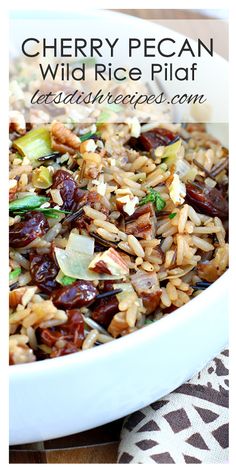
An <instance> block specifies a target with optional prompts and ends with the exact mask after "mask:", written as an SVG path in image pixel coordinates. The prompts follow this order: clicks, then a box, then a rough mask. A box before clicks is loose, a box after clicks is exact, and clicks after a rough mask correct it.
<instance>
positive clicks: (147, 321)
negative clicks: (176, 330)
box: [144, 319, 155, 326]
mask: <svg viewBox="0 0 236 472" xmlns="http://www.w3.org/2000/svg"><path fill="white" fill-rule="evenodd" d="M154 321H155V320H149V319H147V320H145V322H144V324H145V326H146V325H149V324H152V323H154Z"/></svg>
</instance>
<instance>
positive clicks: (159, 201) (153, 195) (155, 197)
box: [139, 188, 166, 211]
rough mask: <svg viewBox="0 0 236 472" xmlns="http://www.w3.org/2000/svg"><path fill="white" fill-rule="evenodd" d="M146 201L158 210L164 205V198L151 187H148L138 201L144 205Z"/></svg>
mask: <svg viewBox="0 0 236 472" xmlns="http://www.w3.org/2000/svg"><path fill="white" fill-rule="evenodd" d="M148 202H152V203H154V204H155V206H156V209H157V210H158V211H161V210H163V208H165V206H166V202H165V200H164V199H163V198H162V197H161V196H160V194H159V192H157V191H156V190H154V189H153V188H149V189H148V193H147V195H146V197H143V198H142V200H141V201H140V202H139V205H145V203H148Z"/></svg>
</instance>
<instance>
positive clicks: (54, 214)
mask: <svg viewBox="0 0 236 472" xmlns="http://www.w3.org/2000/svg"><path fill="white" fill-rule="evenodd" d="M37 210H38V211H41V213H44V215H45V216H46V217H47V218H59V216H60V215H61V214H62V213H63V214H64V213H71V211H65V210H57V208H37Z"/></svg>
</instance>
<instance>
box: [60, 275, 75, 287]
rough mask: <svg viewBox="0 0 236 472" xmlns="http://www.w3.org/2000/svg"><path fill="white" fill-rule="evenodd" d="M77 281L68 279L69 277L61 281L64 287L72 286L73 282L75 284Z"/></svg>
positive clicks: (71, 278) (65, 276)
mask: <svg viewBox="0 0 236 472" xmlns="http://www.w3.org/2000/svg"><path fill="white" fill-rule="evenodd" d="M75 281H76V279H74V278H73V277H68V276H67V275H64V277H62V279H61V284H62V285H70V284H73V282H75Z"/></svg>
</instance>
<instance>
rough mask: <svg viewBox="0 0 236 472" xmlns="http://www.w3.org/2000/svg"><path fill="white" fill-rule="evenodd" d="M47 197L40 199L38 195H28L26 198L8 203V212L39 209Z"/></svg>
mask: <svg viewBox="0 0 236 472" xmlns="http://www.w3.org/2000/svg"><path fill="white" fill-rule="evenodd" d="M48 200H49V199H48V198H47V197H40V196H39V195H28V196H26V197H22V198H18V199H17V200H13V201H12V202H10V203H9V211H10V212H14V213H15V212H16V211H23V212H25V211H29V210H34V209H35V208H38V207H40V205H42V204H43V203H45V202H47V201H48Z"/></svg>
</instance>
